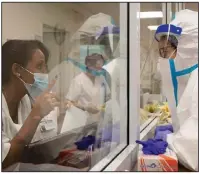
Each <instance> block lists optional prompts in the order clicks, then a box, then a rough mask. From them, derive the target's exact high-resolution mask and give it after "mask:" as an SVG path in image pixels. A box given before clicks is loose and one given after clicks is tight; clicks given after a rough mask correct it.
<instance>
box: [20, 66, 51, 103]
mask: <svg viewBox="0 0 199 174" xmlns="http://www.w3.org/2000/svg"><path fill="white" fill-rule="evenodd" d="M22 68H23V67H22ZM23 69H25V68H23ZM25 70H26V71H27V72H29V73H30V74H32V75H33V76H34V83H33V84H28V83H25V82H24V81H23V80H22V79H21V78H20V80H21V81H22V82H23V83H24V86H25V87H26V89H27V91H28V94H29V96H30V97H31V99H32V100H33V101H34V100H35V98H36V97H38V96H39V95H40V94H41V93H42V92H43V91H44V90H45V89H47V88H48V84H49V82H48V74H44V73H32V72H30V71H28V70H27V69H25Z"/></svg>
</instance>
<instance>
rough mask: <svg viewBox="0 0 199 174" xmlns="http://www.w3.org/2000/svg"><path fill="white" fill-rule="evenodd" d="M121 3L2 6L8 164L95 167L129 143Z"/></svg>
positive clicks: (28, 167) (29, 167)
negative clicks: (16, 23)
mask: <svg viewBox="0 0 199 174" xmlns="http://www.w3.org/2000/svg"><path fill="white" fill-rule="evenodd" d="M119 6H120V4H119V3H79V4H78V5H76V4H75V3H23V4H22V3H9V4H8V3H4V4H3V7H2V8H3V16H4V18H3V21H4V22H3V28H4V32H3V39H4V40H5V41H6V40H7V39H9V41H8V42H7V43H5V44H4V45H3V56H2V63H3V67H4V69H3V89H4V90H3V105H2V109H3V111H4V112H3V117H2V118H3V127H2V132H3V152H4V154H3V168H7V167H10V166H11V165H12V164H16V163H17V162H19V161H21V162H23V163H34V164H43V163H45V165H43V166H42V165H41V166H38V165H37V167H34V166H35V165H25V164H24V165H22V164H20V166H21V167H19V170H20V171H23V170H26V171H32V170H48V169H51V170H52V168H53V169H54V168H56V169H57V171H59V170H60V171H63V170H64V169H65V171H70V170H72V171H73V170H74V171H76V170H78V169H80V170H81V171H84V170H89V169H90V168H91V167H93V166H94V165H96V164H97V163H98V162H99V161H100V160H101V159H102V158H104V157H106V156H107V155H108V154H109V153H110V152H112V151H113V150H114V149H115V147H116V146H118V145H119V144H122V143H123V144H125V143H126V141H123V140H122V139H121V132H124V131H123V130H122V128H124V129H126V128H125V126H123V127H121V128H120V121H121V119H120V117H121V118H122V119H124V118H125V117H126V116H127V115H126V113H127V112H126V108H127V105H126V103H127V97H126V94H125V95H124V94H123V93H124V91H126V88H127V85H126V83H127V82H126V80H125V79H126V78H127V75H126V73H124V72H126V68H127V65H126V62H127V61H126V54H122V56H121V55H120V51H121V50H122V49H121V48H120V34H121V33H120V25H119V18H120V11H119ZM10 11H12V12H13V13H10ZM85 11H87V12H88V13H84V12H85ZM33 12H34V13H33ZM35 12H36V13H35ZM124 20H126V19H124ZM14 21H18V22H19V25H17V26H15V25H14V24H15V22H14ZM29 21H31V22H29ZM28 22H29V23H28ZM8 24H9V25H8ZM12 24H13V26H12ZM24 26H26V27H24ZM15 27H18V28H16V32H12V31H11V30H9V29H10V28H15ZM122 27H124V29H123V31H124V30H125V31H126V26H122ZM16 38H17V39H22V40H12V39H16ZM38 38H39V39H38ZM27 39H30V40H27ZM31 39H36V40H37V41H36V40H31ZM123 39H124V40H126V38H123ZM41 41H42V42H41ZM123 46H124V47H125V48H126V45H125V44H123ZM123 52H124V51H123ZM6 60H11V61H12V62H8V61H6ZM9 71H10V72H9ZM11 72H12V73H11ZM8 74H12V76H9V75H8ZM121 77H122V79H121ZM13 91H14V92H13ZM12 100H14V101H16V102H15V103H14V104H12V102H10V101H12ZM124 120H125V119H124ZM125 136H126V134H125V135H122V138H124V137H125ZM21 139H22V140H21ZM10 141H12V142H13V143H12V146H10ZM19 141H20V142H21V141H22V142H23V143H22V145H21V146H20V147H18V146H17V145H16V144H17V143H18V142H19ZM24 146H25V147H26V148H24ZM12 148H14V149H16V151H19V152H20V153H15V152H14V150H12ZM9 151H10V152H9ZM21 154H22V159H21V158H20V155H21ZM13 159H16V160H13ZM19 159H20V160H19ZM51 164H53V165H51ZM71 167H72V169H71ZM25 168H26V169H25ZM44 168H45V169H44Z"/></svg>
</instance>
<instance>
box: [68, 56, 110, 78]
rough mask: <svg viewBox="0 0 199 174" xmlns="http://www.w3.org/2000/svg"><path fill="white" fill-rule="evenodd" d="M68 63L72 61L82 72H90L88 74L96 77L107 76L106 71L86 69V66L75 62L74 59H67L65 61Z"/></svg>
mask: <svg viewBox="0 0 199 174" xmlns="http://www.w3.org/2000/svg"><path fill="white" fill-rule="evenodd" d="M65 60H66V61H70V62H71V63H73V65H75V66H76V67H78V68H79V69H81V71H83V72H88V73H91V74H92V75H94V76H101V75H103V76H104V75H105V74H106V73H105V71H104V70H103V69H102V70H92V69H89V68H88V67H86V65H84V64H82V63H80V62H78V61H76V60H74V59H71V58H67V59H65Z"/></svg>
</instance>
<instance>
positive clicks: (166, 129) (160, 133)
mask: <svg viewBox="0 0 199 174" xmlns="http://www.w3.org/2000/svg"><path fill="white" fill-rule="evenodd" d="M170 133H173V127H172V125H162V126H157V127H156V129H155V139H162V140H163V141H166V139H167V135H168V134H170Z"/></svg>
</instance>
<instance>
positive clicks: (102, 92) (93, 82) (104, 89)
mask: <svg viewBox="0 0 199 174" xmlns="http://www.w3.org/2000/svg"><path fill="white" fill-rule="evenodd" d="M85 65H86V68H87V70H86V72H82V73H80V74H79V75H77V76H76V77H75V78H74V79H73V81H72V83H71V86H70V88H69V91H68V94H67V96H66V99H67V100H69V101H71V102H72V104H74V105H75V106H76V107H78V108H80V109H82V110H83V111H87V112H88V113H90V114H91V115H92V116H93V118H92V119H94V120H99V117H97V116H98V113H99V112H100V108H101V107H102V105H103V104H104V103H105V102H106V101H107V100H109V99H110V89H109V87H108V84H107V82H106V80H105V78H104V76H103V75H102V74H103V71H102V66H103V65H104V58H103V56H102V55H100V54H92V55H89V56H87V57H86V59H85ZM94 117H95V118H94Z"/></svg>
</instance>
